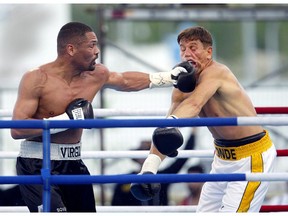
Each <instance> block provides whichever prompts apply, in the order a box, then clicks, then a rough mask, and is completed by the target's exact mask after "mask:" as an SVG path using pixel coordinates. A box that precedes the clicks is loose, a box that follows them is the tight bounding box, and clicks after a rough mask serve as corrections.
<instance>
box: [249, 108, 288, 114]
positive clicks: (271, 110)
mask: <svg viewBox="0 0 288 216" xmlns="http://www.w3.org/2000/svg"><path fill="white" fill-rule="evenodd" d="M255 109H256V112H257V113H258V114H288V107H255Z"/></svg>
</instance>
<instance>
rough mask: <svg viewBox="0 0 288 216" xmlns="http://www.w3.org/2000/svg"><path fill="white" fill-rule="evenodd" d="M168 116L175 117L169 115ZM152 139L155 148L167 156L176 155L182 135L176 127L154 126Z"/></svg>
mask: <svg viewBox="0 0 288 216" xmlns="http://www.w3.org/2000/svg"><path fill="white" fill-rule="evenodd" d="M168 118H174V119H176V118H177V117H176V116H174V115H170V116H169V117H168ZM152 141H153V144H154V146H155V147H156V148H157V150H158V151H159V152H160V153H161V154H163V155H166V156H168V157H176V156H177V155H178V151H177V149H178V148H179V147H180V146H181V145H182V144H183V141H184V139H183V136H182V134H181V132H180V130H179V129H178V128H175V127H164V128H161V127H159V128H156V129H155V130H154V132H153V135H152Z"/></svg>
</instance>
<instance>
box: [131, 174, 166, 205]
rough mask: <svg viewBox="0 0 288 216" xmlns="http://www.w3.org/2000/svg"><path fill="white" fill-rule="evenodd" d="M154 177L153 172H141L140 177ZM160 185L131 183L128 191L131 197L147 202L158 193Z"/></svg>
mask: <svg viewBox="0 0 288 216" xmlns="http://www.w3.org/2000/svg"><path fill="white" fill-rule="evenodd" d="M147 174H148V175H149V174H150V175H154V173H153V172H148V171H147V172H143V173H142V175H147ZM160 189H161V184H160V183H131V186H130V191H131V193H132V195H133V196H134V197H135V198H136V199H138V200H140V201H148V200H151V199H153V197H154V196H155V195H156V194H157V193H159V191H160Z"/></svg>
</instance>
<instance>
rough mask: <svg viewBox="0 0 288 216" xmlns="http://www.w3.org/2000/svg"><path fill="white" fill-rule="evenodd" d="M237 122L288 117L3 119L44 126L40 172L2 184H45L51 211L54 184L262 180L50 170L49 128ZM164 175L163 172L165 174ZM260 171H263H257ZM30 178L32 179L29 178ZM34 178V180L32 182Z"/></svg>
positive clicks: (11, 124) (279, 121)
mask: <svg viewBox="0 0 288 216" xmlns="http://www.w3.org/2000/svg"><path fill="white" fill-rule="evenodd" d="M238 125H242V126H245V125H288V118H287V117H283V116H281V117H238V118H236V117H226V118H189V119H188V118H186V119H129V120H127V119H93V120H13V121H11V120H0V128H30V129H31V128H34V129H39V128H40V129H41V128H42V129H43V133H42V134H43V167H42V170H41V175H39V176H37V175H33V176H1V177H0V183H1V184H5V183H6V184H7V183H8V184H11V183H12V184H13V183H14V184H16V183H18V184H28V183H29V184H31V183H32V184H42V185H43V212H50V199H51V193H50V186H51V184H53V183H54V184H57V183H58V184H59V183H61V184H64V183H65V184H89V183H101V184H104V183H116V182H120V183H124V182H126V183H129V182H139V183H140V182H142V183H143V182H147V183H149V182H162V181H164V182H165V181H168V180H169V182H174V181H175V182H193V181H195V182H199V181H259V178H261V176H256V177H255V176H254V174H241V173H239V174H193V175H191V174H190V175H188V174H186V175H184V174H180V175H179V174H177V175H172V174H169V176H167V175H168V174H161V175H160V174H157V175H141V176H140V175H131V176H129V175H110V176H109V175H108V176H73V175H72V176H71V175H69V176H61V175H57V176H56V175H51V174H50V128H119V127H125V128H129V127H133V128H136V127H173V126H174V127H200V126H208V127H209V126H238ZM285 174H286V173H283V174H280V175H279V176H278V175H275V174H273V176H265V177H264V178H262V179H261V180H262V181H264V180H265V179H267V178H268V179H269V181H271V180H273V179H275V178H276V179H277V180H284V179H283V178H285V180H287V179H288V174H287V175H285ZM162 175H164V176H162ZM258 175H260V174H258ZM28 178H29V180H28ZM30 178H31V182H30ZM271 178H272V179H271Z"/></svg>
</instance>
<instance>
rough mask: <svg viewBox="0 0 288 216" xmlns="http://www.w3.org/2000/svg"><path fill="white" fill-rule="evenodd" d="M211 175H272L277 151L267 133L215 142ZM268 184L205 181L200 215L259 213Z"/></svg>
mask: <svg viewBox="0 0 288 216" xmlns="http://www.w3.org/2000/svg"><path fill="white" fill-rule="evenodd" d="M214 144H215V156H214V160H213V163H212V169H211V172H210V173H211V174H221V173H222V174H223V173H224V174H229V173H254V172H255V173H270V172H272V171H273V166H274V161H275V158H276V149H275V146H274V145H273V143H272V141H271V139H270V137H269V134H268V132H267V131H264V132H263V133H260V134H256V135H254V136H251V137H247V138H244V139H240V140H215V143H214ZM268 186H269V182H267V181H263V182H248V181H231V182H223V181H222V182H206V183H205V184H204V186H203V188H202V192H201V197H200V200H199V204H198V206H197V212H259V211H260V208H261V205H262V203H263V200H264V198H265V195H266V192H267V190H268Z"/></svg>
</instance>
